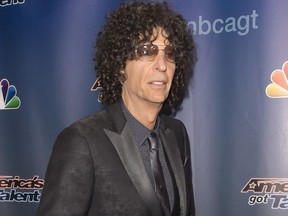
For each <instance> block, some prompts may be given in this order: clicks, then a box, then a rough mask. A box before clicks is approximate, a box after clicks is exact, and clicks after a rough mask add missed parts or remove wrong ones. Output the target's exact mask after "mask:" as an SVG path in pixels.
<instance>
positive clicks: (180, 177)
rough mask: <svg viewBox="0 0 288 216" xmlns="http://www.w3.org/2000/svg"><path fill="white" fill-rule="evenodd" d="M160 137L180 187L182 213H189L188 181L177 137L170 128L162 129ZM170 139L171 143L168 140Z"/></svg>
mask: <svg viewBox="0 0 288 216" xmlns="http://www.w3.org/2000/svg"><path fill="white" fill-rule="evenodd" d="M160 138H161V141H162V143H163V146H164V148H165V151H166V153H167V156H168V159H169V162H170V165H171V168H172V171H173V174H174V177H175V180H176V184H177V187H178V192H179V198H180V209H181V213H180V215H186V214H187V194H186V189H185V188H186V185H185V184H186V182H185V175H184V169H183V162H182V160H181V155H180V151H179V148H178V145H177V140H176V137H175V135H174V133H173V131H172V130H171V129H169V128H166V129H163V130H161V133H160ZM167 140H169V144H168V142H167Z"/></svg>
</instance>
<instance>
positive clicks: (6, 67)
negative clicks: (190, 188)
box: [0, 0, 288, 216]
mask: <svg viewBox="0 0 288 216" xmlns="http://www.w3.org/2000/svg"><path fill="white" fill-rule="evenodd" d="M120 2H121V1H120V0H118V1H117V0H114V1H106V0H81V1H77V0H67V1H56V0H51V1H39V0H0V83H1V84H0V160H1V163H0V212H1V215H4V216H19V215H23V216H26V215H27V216H31V215H35V212H36V209H37V206H38V204H39V200H40V198H41V193H42V188H43V185H44V184H45V183H44V177H45V171H46V167H47V163H48V160H49V157H50V154H51V150H52V147H53V144H54V141H55V138H56V136H57V135H58V133H59V132H60V131H61V130H62V129H63V128H65V127H67V126H68V125H70V124H71V123H72V122H74V121H76V120H77V119H79V118H82V117H84V116H86V115H89V114H90V113H92V112H95V111H97V110H99V109H101V106H100V104H99V103H98V102H97V92H96V93H95V92H91V91H90V88H91V86H92V84H93V83H94V80H95V74H94V70H93V60H92V58H93V53H94V41H95V37H96V34H97V33H98V32H99V30H100V29H101V27H102V24H103V22H104V18H105V15H106V14H107V13H108V12H109V11H110V10H112V9H115V8H116V7H117V6H118V5H119V3H120ZM170 3H171V4H172V6H173V7H174V8H175V9H176V10H177V11H179V12H180V13H182V14H183V16H184V17H185V18H186V19H187V20H188V23H189V24H188V26H189V28H191V30H193V32H194V38H195V41H196V44H197V51H198V62H197V65H196V73H195V76H194V79H193V81H192V83H191V88H190V96H189V98H187V99H186V100H185V101H184V106H183V110H182V111H181V112H180V113H179V114H178V115H177V118H179V119H181V120H182V121H183V122H184V123H185V125H186V126H187V130H188V132H189V136H190V140H191V148H192V158H193V183H194V187H195V198H196V211H197V216H243V215H245V216H255V215H259V216H271V215H273V216H284V215H287V214H288V167H287V162H288V155H287V153H288V143H287V140H288V132H287V130H288V114H287V105H288V99H287V96H288V82H287V75H288V62H287V61H288V43H287V38H288V25H287V22H288V13H287V8H288V2H287V1H286V0H277V1H272V0H254V1H249V0H243V1H236V0H190V1H187V0H171V1H170Z"/></svg>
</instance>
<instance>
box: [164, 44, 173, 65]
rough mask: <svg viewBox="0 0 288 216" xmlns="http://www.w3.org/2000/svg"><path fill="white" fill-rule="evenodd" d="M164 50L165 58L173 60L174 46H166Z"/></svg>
mask: <svg viewBox="0 0 288 216" xmlns="http://www.w3.org/2000/svg"><path fill="white" fill-rule="evenodd" d="M164 50H165V55H166V60H167V61H169V62H175V50H174V48H173V47H172V46H166V47H165V49H164Z"/></svg>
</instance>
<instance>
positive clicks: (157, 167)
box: [148, 132, 170, 216]
mask: <svg viewBox="0 0 288 216" xmlns="http://www.w3.org/2000/svg"><path fill="white" fill-rule="evenodd" d="M158 139H159V137H158V136H157V134H156V133H155V132H152V133H151V134H150V136H149V137H148V141H149V147H150V162H151V168H152V174H153V179H154V189H155V192H156V194H157V196H158V197H159V199H160V202H161V205H162V208H163V209H164V212H165V215H167V216H168V215H170V205H169V198H168V193H167V188H166V183H165V179H164V174H163V169H162V166H161V163H160V160H159V141H158Z"/></svg>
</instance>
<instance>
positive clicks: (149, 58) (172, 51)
mask: <svg viewBox="0 0 288 216" xmlns="http://www.w3.org/2000/svg"><path fill="white" fill-rule="evenodd" d="M141 47H142V53H140V52H141V49H139V48H141ZM144 47H150V48H148V49H146V50H145V48H144ZM160 50H162V51H164V53H165V59H166V61H168V62H170V63H175V60H176V54H175V49H174V47H173V46H170V45H168V46H165V48H164V49H159V47H158V46H157V45H155V44H152V43H150V44H141V45H138V46H136V48H135V55H136V57H137V59H139V60H141V61H154V60H155V58H156V57H157V55H158V53H159V51H160ZM145 51H146V52H148V54H145V53H144V52H145ZM149 52H152V53H150V54H149ZM169 54H173V55H174V57H173V60H172V59H171V58H169V57H168V55H169Z"/></svg>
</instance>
